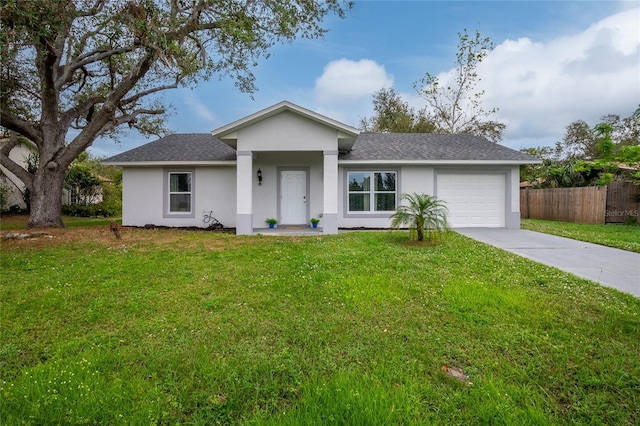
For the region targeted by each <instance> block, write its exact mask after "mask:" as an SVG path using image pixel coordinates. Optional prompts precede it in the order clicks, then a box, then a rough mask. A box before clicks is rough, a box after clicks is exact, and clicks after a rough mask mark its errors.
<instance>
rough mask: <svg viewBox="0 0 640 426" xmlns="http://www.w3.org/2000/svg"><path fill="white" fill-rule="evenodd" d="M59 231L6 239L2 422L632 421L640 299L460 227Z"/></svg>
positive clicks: (636, 416)
mask: <svg viewBox="0 0 640 426" xmlns="http://www.w3.org/2000/svg"><path fill="white" fill-rule="evenodd" d="M48 232H51V234H52V235H53V237H52V238H41V239H28V240H10V241H3V242H2V254H1V259H0V266H1V268H2V270H1V272H2V281H1V291H0V303H1V305H0V315H1V317H0V319H1V322H2V327H1V335H0V369H1V372H2V378H1V382H0V397H1V400H0V401H1V404H2V405H1V407H0V416H1V417H0V423H1V424H3V425H16V424H33V425H47V424H99V425H102V424H109V425H142V424H146V425H149V424H191V425H211V424H248V425H301V424H306V425H325V424H339V425H386V424H388V425H399V424H402V425H412V424H415V425H422V424H443V425H450V424H451V425H454V424H457V425H468V424H508V425H527V424H534V425H546V424H550V425H551V424H553V425H556V424H572V425H576V424H590V425H591V424H610V425H636V424H638V423H640V299H636V298H634V297H632V296H630V295H627V294H623V293H619V292H617V291H615V290H612V289H608V288H604V287H600V286H598V285H596V284H594V283H591V282H588V281H585V280H582V279H579V278H576V277H574V276H571V275H569V274H566V273H562V272H559V271H557V270H555V269H552V268H549V267H546V266H542V265H538V264H536V263H533V262H531V261H528V260H526V259H524V258H520V257H518V256H516V255H513V254H510V253H507V252H503V251H500V250H498V249H493V248H490V247H488V246H485V245H483V244H480V243H476V242H474V241H472V240H469V239H467V238H465V237H462V236H460V235H458V234H455V233H448V234H447V235H445V237H444V238H443V242H442V243H441V244H440V245H438V246H427V245H418V244H416V243H408V242H407V241H406V238H407V234H406V233H404V232H394V233H389V232H363V233H346V234H339V235H334V236H327V237H298V238H296V237H289V238H286V237H260V236H254V237H237V236H234V235H229V234H223V233H207V232H188V231H178V230H141V229H126V228H125V229H124V230H123V239H122V240H120V241H116V240H115V239H114V238H113V236H112V235H111V233H110V231H109V230H108V228H106V227H87V228H67V229H64V230H51V231H48ZM452 373H455V374H452Z"/></svg>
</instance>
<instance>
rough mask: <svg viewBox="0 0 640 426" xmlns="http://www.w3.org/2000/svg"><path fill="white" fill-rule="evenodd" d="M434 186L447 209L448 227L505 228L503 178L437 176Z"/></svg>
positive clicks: (498, 176) (499, 176) (497, 175)
mask: <svg viewBox="0 0 640 426" xmlns="http://www.w3.org/2000/svg"><path fill="white" fill-rule="evenodd" d="M437 182H438V184H437V185H438V188H437V196H438V198H439V199H441V200H444V201H445V202H446V203H447V208H448V209H449V214H448V216H447V220H448V222H449V226H451V227H452V228H468V227H495V228H501V227H504V212H505V199H504V198H505V176H504V175H503V174H486V175H483V174H463V173H446V174H445V173H439V174H438V177H437Z"/></svg>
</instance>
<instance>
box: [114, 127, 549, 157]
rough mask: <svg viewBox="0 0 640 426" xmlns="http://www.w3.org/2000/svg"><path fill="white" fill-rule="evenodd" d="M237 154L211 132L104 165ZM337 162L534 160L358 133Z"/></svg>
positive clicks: (421, 138) (473, 139)
mask: <svg viewBox="0 0 640 426" xmlns="http://www.w3.org/2000/svg"><path fill="white" fill-rule="evenodd" d="M235 159H236V151H235V149H233V148H232V147H230V146H228V145H227V144H225V143H224V142H222V141H220V140H219V139H217V138H215V137H214V136H212V135H211V134H210V133H186V134H174V135H169V136H165V137H163V138H161V139H158V140H156V141H153V142H150V143H147V144H145V145H142V146H139V147H137V148H134V149H132V150H129V151H126V152H123V153H122V154H118V155H115V156H113V157H110V158H108V159H106V160H104V162H106V163H136V162H155V161H158V162H165V161H166V162H180V161H233V160H235ZM339 159H340V160H362V161H366V160H391V161H393V160H395V161H398V160H400V161H402V160H425V161H513V162H520V161H521V162H524V163H527V162H532V161H536V159H535V158H534V157H531V156H529V155H527V154H524V153H522V152H520V151H516V150H513V149H511V148H507V147H505V146H502V145H498V144H496V143H493V142H489V141H488V140H486V139H484V138H481V137H478V136H473V135H450V134H433V133H361V134H360V135H359V136H358V137H357V139H356V141H355V144H354V145H353V149H352V150H351V151H350V152H348V153H342V154H340V156H339Z"/></svg>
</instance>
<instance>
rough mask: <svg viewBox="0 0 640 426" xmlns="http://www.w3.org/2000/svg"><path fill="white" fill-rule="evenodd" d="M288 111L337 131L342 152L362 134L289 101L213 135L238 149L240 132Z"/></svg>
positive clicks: (239, 121) (235, 122) (242, 119)
mask: <svg viewBox="0 0 640 426" xmlns="http://www.w3.org/2000/svg"><path fill="white" fill-rule="evenodd" d="M286 111H288V112H292V113H294V114H297V115H299V116H302V117H304V118H306V119H308V120H312V121H314V122H316V123H319V124H322V125H323V126H326V127H329V128H331V129H333V130H335V131H336V132H337V135H338V147H339V148H340V149H341V150H345V151H346V150H348V149H350V148H351V147H352V145H353V142H354V140H355V138H356V137H357V136H358V134H359V133H360V131H359V130H358V129H356V128H355V127H351V126H348V125H346V124H344V123H340V122H339V121H336V120H333V119H331V118H329V117H325V116H324V115H321V114H318V113H316V112H314V111H311V110H308V109H306V108H302V107H301V106H298V105H296V104H293V103H291V102H289V101H282V102H279V103H277V104H275V105H272V106H270V107H268V108H265V109H263V110H261V111H258V112H256V113H254V114H251V115H248V116H246V117H244V118H241V119H239V120H236V121H234V122H233V123H230V124H227V125H225V126H222V127H220V128H218V129H215V130H213V131H212V132H211V133H212V135H213V136H214V137H216V138H218V139H220V140H222V141H223V142H224V143H226V144H228V145H229V146H231V147H234V148H236V147H237V138H238V131H239V130H241V129H243V128H246V127H249V126H252V125H254V124H256V123H259V122H261V121H264V120H267V119H269V118H271V117H273V116H275V115H278V114H281V113H283V112H286Z"/></svg>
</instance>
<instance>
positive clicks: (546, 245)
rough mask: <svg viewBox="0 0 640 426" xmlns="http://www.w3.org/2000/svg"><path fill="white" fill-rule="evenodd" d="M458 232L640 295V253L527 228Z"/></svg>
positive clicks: (480, 229)
mask: <svg viewBox="0 0 640 426" xmlns="http://www.w3.org/2000/svg"><path fill="white" fill-rule="evenodd" d="M455 231H456V232H458V233H459V234H462V235H465V236H467V237H470V238H473V239H474V240H478V241H481V242H483V243H486V244H489V245H492V246H495V247H498V248H501V249H503V250H507V251H510V252H512V253H516V254H518V255H520V256H523V257H526V258H528V259H531V260H535V261H536V262H539V263H543V264H545V265H549V266H554V267H556V268H558V269H561V270H563V271H566V272H571V273H572V274H574V275H577V276H579V277H581V278H587V279H589V280H592V281H595V282H597V283H600V284H602V285H604V286H607V287H612V288H615V289H618V290H620V291H624V292H626V293H631V294H633V295H634V296H636V297H640V253H634V252H630V251H625V250H619V249H615V248H610V247H605V246H600V245H597V244H590V243H585V242H582V241H576V240H571V239H569V238H563V237H556V236H555V235H548V234H542V233H539V232H533V231H526V230H524V229H502V228H460V229H455Z"/></svg>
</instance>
